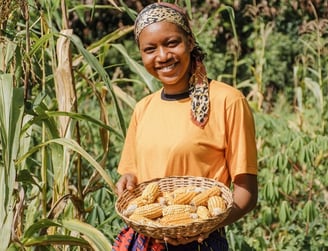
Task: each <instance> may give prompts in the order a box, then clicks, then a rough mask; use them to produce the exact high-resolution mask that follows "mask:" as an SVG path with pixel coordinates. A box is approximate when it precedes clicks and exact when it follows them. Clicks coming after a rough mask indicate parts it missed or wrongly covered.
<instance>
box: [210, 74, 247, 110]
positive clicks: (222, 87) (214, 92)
mask: <svg viewBox="0 0 328 251" xmlns="http://www.w3.org/2000/svg"><path fill="white" fill-rule="evenodd" d="M210 98H211V100H212V101H215V100H217V101H221V102H222V101H223V102H225V103H226V105H229V104H231V103H234V102H236V101H238V100H243V99H245V96H244V94H243V93H242V92H241V91H240V90H238V89H237V88H235V87H233V86H231V85H228V84H227V83H224V82H220V81H217V80H212V81H211V82H210Z"/></svg>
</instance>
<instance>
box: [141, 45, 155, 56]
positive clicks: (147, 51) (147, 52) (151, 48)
mask: <svg viewBox="0 0 328 251" xmlns="http://www.w3.org/2000/svg"><path fill="white" fill-rule="evenodd" d="M154 51H155V47H153V46H148V47H145V48H144V49H143V52H144V53H146V54H150V53H153V52H154Z"/></svg>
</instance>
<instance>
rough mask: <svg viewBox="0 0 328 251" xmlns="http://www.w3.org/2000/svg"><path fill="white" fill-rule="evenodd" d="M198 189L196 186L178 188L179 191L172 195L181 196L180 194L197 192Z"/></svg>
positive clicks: (176, 190)
mask: <svg viewBox="0 0 328 251" xmlns="http://www.w3.org/2000/svg"><path fill="white" fill-rule="evenodd" d="M196 188H197V187H195V186H186V187H178V188H177V189H175V190H174V191H172V193H173V194H174V195H176V194H179V193H188V192H195V191H196Z"/></svg>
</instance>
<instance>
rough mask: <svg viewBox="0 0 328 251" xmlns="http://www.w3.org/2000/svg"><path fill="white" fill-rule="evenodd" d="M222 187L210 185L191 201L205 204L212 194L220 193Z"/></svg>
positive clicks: (200, 204) (199, 204)
mask: <svg viewBox="0 0 328 251" xmlns="http://www.w3.org/2000/svg"><path fill="white" fill-rule="evenodd" d="M220 194H221V189H220V188H219V187H218V186H213V187H210V188H208V189H206V190H204V191H203V192H201V193H200V194H197V195H196V196H195V197H194V198H193V199H192V200H191V202H190V204H191V205H194V206H205V205H207V201H208V199H209V197H210V196H214V195H220Z"/></svg>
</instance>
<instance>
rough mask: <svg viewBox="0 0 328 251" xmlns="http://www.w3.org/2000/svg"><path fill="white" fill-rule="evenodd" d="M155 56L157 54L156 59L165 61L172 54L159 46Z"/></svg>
mask: <svg viewBox="0 0 328 251" xmlns="http://www.w3.org/2000/svg"><path fill="white" fill-rule="evenodd" d="M157 56H158V61H160V62H166V61H167V60H169V59H170V58H171V57H172V54H171V53H170V51H169V50H168V49H167V48H165V47H159V48H158V55H157Z"/></svg>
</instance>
